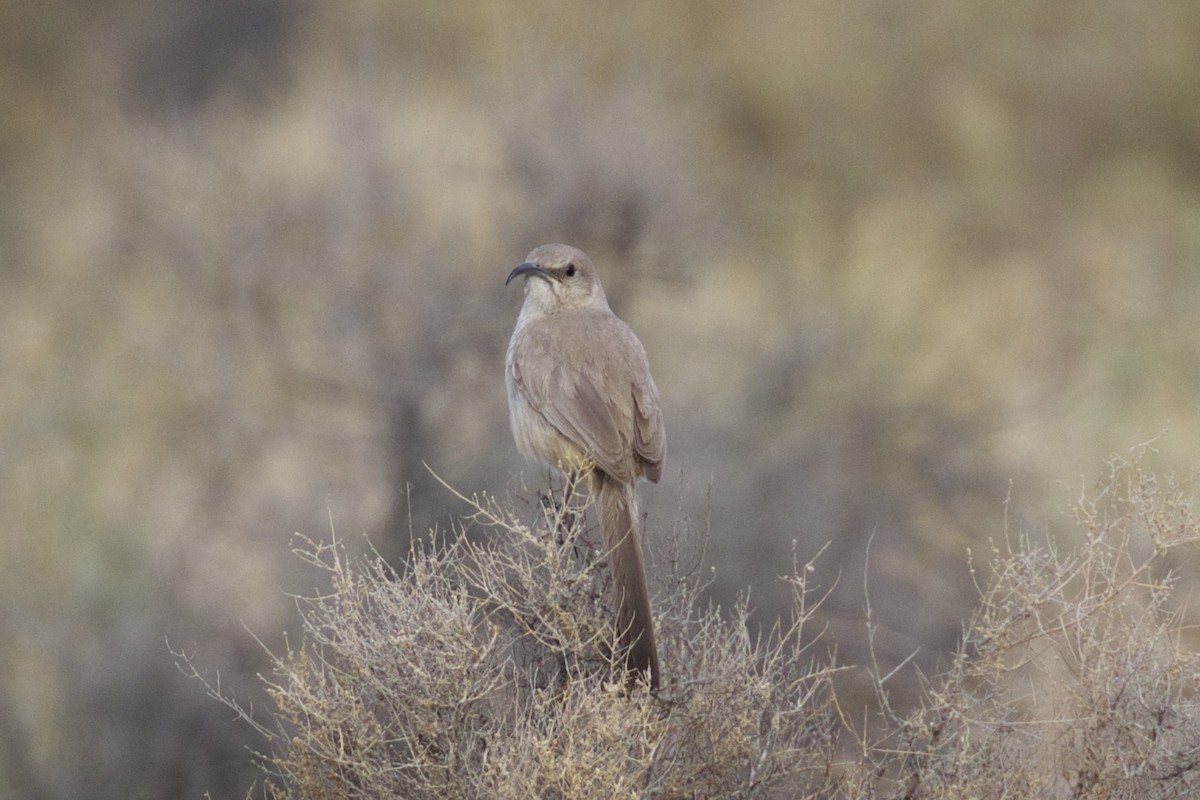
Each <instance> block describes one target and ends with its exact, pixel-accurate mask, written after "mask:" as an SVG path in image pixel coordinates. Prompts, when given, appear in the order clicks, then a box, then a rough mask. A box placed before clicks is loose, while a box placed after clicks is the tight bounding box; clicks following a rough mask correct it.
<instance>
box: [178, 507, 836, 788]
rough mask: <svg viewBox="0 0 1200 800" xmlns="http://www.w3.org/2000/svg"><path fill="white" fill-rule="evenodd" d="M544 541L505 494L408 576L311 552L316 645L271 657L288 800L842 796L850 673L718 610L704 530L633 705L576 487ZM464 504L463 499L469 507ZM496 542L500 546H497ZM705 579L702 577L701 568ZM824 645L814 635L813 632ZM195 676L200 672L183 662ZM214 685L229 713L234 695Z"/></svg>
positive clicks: (800, 617) (678, 546) (800, 612)
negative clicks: (649, 679)
mask: <svg viewBox="0 0 1200 800" xmlns="http://www.w3.org/2000/svg"><path fill="white" fill-rule="evenodd" d="M567 494H568V495H570V496H573V497H575V498H576V500H575V501H574V502H573V503H570V504H566V503H562V502H557V501H556V502H549V501H547V500H545V499H543V501H542V502H541V504H540V505H539V506H538V508H539V509H540V510H539V511H538V512H537V514H536V515H535V516H536V518H535V520H534V522H533V524H532V525H529V524H526V523H524V522H522V521H520V520H518V519H517V518H516V517H515V516H514V515H513V514H512V513H511V512H510V511H509V510H507V509H506V508H504V507H502V506H501V505H500V504H498V503H497V502H496V501H494V500H493V499H490V498H486V497H484V498H472V499H470V500H468V502H469V503H470V505H471V509H472V514H471V516H470V519H469V522H468V524H467V525H466V526H465V528H466V529H464V530H463V531H460V533H462V534H473V535H461V536H459V537H457V538H456V539H455V541H454V542H453V543H452V544H446V543H445V542H444V541H441V540H439V542H438V543H436V544H432V545H428V546H423V547H419V548H417V549H416V550H414V552H413V553H412V555H411V558H409V559H408V561H407V563H406V565H405V567H404V569H403V572H402V573H397V572H395V571H393V570H392V569H391V568H390V567H389V566H387V564H386V563H385V562H384V561H383V560H382V559H381V558H378V557H368V558H365V559H361V560H358V561H351V560H349V559H347V557H346V555H345V552H344V550H343V548H342V547H341V545H340V544H338V543H336V542H335V543H331V544H317V543H313V542H310V541H307V540H306V541H305V542H304V543H303V545H302V546H301V547H300V548H299V549H298V550H297V553H298V554H299V555H300V556H301V557H302V558H304V559H305V560H307V561H309V562H311V563H312V564H314V565H316V566H318V567H320V568H321V569H323V570H325V571H326V572H327V574H328V576H329V578H330V580H331V584H332V589H331V591H330V592H329V593H327V594H322V595H319V596H315V597H309V598H304V599H302V600H301V601H300V602H301V605H302V609H303V610H302V616H303V620H304V634H303V639H302V641H301V642H300V643H299V644H297V645H294V646H291V647H289V648H288V649H287V651H286V652H285V653H283V654H280V655H278V656H274V657H273V661H274V677H273V678H272V679H271V680H270V683H269V686H268V690H269V693H270V696H271V697H272V698H273V700H274V703H275V709H274V710H273V712H272V714H271V720H270V721H269V722H264V721H263V720H262V719H259V718H254V719H252V718H251V715H250V714H249V713H246V712H243V710H242V709H241V707H240V706H238V704H237V703H236V702H235V701H233V700H232V699H230V698H222V699H224V700H225V701H226V702H228V703H230V704H231V705H232V706H233V707H234V708H235V709H237V710H238V711H239V713H243V714H244V716H245V717H246V718H247V719H248V720H251V722H252V723H253V724H254V725H255V726H256V727H257V728H258V730H259V732H260V733H261V734H263V736H264V737H265V738H266V740H267V742H268V745H269V747H268V752H267V754H266V755H264V756H263V760H264V762H265V764H266V767H267V771H268V773H269V774H270V776H271V777H270V782H269V790H268V791H269V792H270V793H271V794H273V795H276V796H279V797H296V798H335V797H336V798H344V797H413V798H420V797H429V798H443V797H479V798H528V797H562V798H570V797H635V796H636V797H641V796H653V797H772V796H817V795H821V794H823V793H824V792H826V791H827V790H828V788H829V786H830V785H831V781H832V780H833V777H832V776H833V766H834V757H835V756H834V754H835V744H836V731H837V729H838V727H839V725H838V723H837V716H836V709H835V707H834V704H833V692H832V688H831V680H832V677H833V674H834V667H833V666H832V665H830V664H826V663H822V662H820V661H818V660H816V659H814V658H812V657H811V656H810V655H809V654H808V652H807V648H806V645H805V643H804V642H805V641H806V640H805V638H804V636H803V633H804V626H805V623H806V622H807V621H808V620H809V619H810V617H811V615H812V612H813V607H812V605H811V603H810V600H811V598H810V596H809V592H808V590H807V589H806V586H805V576H806V575H807V574H808V573H807V571H806V569H805V568H799V569H796V570H795V571H794V572H793V575H792V576H791V578H790V579H789V580H790V582H791V584H792V587H793V592H794V597H795V601H796V604H795V609H794V615H793V619H792V622H791V624H790V625H788V626H786V627H783V628H777V629H776V630H774V631H772V632H771V633H769V634H766V635H763V636H754V635H752V634H751V633H750V631H749V629H748V627H747V616H748V609H747V607H746V604H745V603H744V602H740V603H738V604H737V605H736V606H735V607H734V608H732V609H731V610H730V613H727V614H725V613H722V611H721V610H720V609H718V608H716V607H714V606H711V605H707V606H706V605H705V604H704V603H703V602H702V600H701V595H702V594H703V592H704V590H705V588H706V584H705V582H704V581H702V580H697V577H696V575H695V574H694V573H695V570H694V565H695V564H696V563H698V562H697V558H696V557H695V556H694V553H693V552H692V551H690V550H689V544H688V542H689V541H690V540H691V538H692V537H691V535H690V533H689V530H690V529H685V528H681V530H680V531H679V532H678V533H677V535H676V536H675V537H673V541H674V546H673V547H672V548H671V558H670V559H669V560H670V563H671V565H672V568H671V569H670V570H669V571H668V575H667V578H666V584H667V585H666V595H667V597H668V600H667V601H666V602H664V603H660V604H659V618H658V620H657V622H658V627H659V635H660V646H661V648H662V650H663V654H664V671H665V673H666V682H665V684H664V686H663V688H662V689H661V690H660V691H659V692H658V693H657V694H656V695H651V694H650V693H649V692H648V691H647V690H646V688H645V687H644V686H638V687H634V688H633V689H632V690H631V691H629V692H626V691H624V690H623V689H622V688H621V687H622V683H623V667H622V664H623V660H622V658H621V656H620V654H619V653H614V652H613V651H612V649H611V648H610V643H611V642H614V641H615V635H614V634H615V631H614V630H613V622H612V620H613V619H614V614H613V610H612V608H611V606H610V603H609V599H610V598H611V596H612V593H611V591H610V587H609V586H608V581H609V577H608V570H607V567H606V565H605V557H604V554H603V553H601V552H598V551H597V550H596V549H595V548H594V547H593V546H592V545H591V544H590V542H589V541H588V538H589V537H588V530H587V529H586V528H585V526H584V520H585V519H586V514H585V510H586V505H585V504H580V503H579V501H578V498H579V497H580V493H579V492H570V491H569V492H567ZM464 499H465V498H464ZM478 534H482V537H481V536H479V535H478ZM688 565H691V566H688ZM809 640H811V637H809ZM186 668H187V669H189V670H190V665H188V666H187V667H186ZM210 688H212V689H213V691H214V693H215V694H216V695H217V696H220V694H221V693H220V692H219V690H217V689H216V687H210Z"/></svg>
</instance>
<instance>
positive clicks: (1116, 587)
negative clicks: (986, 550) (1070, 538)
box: [845, 454, 1200, 798]
mask: <svg viewBox="0 0 1200 800" xmlns="http://www.w3.org/2000/svg"><path fill="white" fill-rule="evenodd" d="M1142 455H1143V454H1138V455H1135V457H1134V458H1133V459H1131V460H1129V461H1124V460H1119V459H1114V460H1113V461H1112V462H1111V463H1110V470H1109V473H1108V475H1107V478H1106V480H1105V481H1104V482H1102V484H1101V486H1100V488H1099V489H1098V491H1096V492H1095V493H1094V495H1092V496H1091V497H1086V496H1081V498H1080V499H1079V500H1078V501H1077V503H1076V507H1075V512H1076V519H1077V521H1078V523H1079V525H1080V527H1081V532H1082V534H1083V538H1082V543H1081V544H1080V545H1079V546H1078V547H1077V548H1076V549H1074V550H1064V549H1060V548H1059V547H1056V546H1055V545H1054V544H1052V543H1042V544H1035V543H1033V542H1031V541H1030V540H1029V538H1028V537H1022V538H1021V540H1020V541H1019V544H1018V546H1016V547H1014V546H1012V545H1011V544H1009V543H1006V544H1005V545H1000V546H996V545H994V546H993V549H992V552H991V555H990V580H989V581H988V584H987V586H986V588H985V589H983V590H982V602H981V604H980V606H979V608H978V610H977V612H976V613H975V615H974V616H973V617H972V619H971V620H970V622H969V624H968V626H967V628H966V632H965V637H964V641H963V644H962V646H961V647H960V648H959V651H958V653H957V656H956V658H955V659H954V661H953V664H952V665H951V667H950V668H949V669H948V671H947V672H946V674H945V675H943V676H941V677H939V678H938V679H936V680H932V681H930V682H928V683H927V688H926V691H925V692H924V696H923V701H922V707H921V708H920V709H919V710H917V711H916V712H915V713H912V714H907V715H901V714H897V713H894V712H892V711H891V710H890V709H889V708H888V705H887V697H886V694H884V693H882V692H881V695H880V696H881V699H882V700H883V705H884V707H885V709H886V712H885V719H886V724H885V726H884V730H883V732H882V733H881V735H880V736H878V737H877V738H875V739H873V740H871V741H870V742H868V743H866V744H864V751H863V759H862V767H863V769H862V771H861V772H860V773H859V774H858V775H856V776H855V777H854V779H852V780H851V781H849V782H848V785H847V786H846V787H845V791H846V793H847V794H848V795H850V796H859V797H868V796H869V797H875V796H886V797H905V798H959V797H987V798H1004V797H1022V798H1027V797H1044V798H1058V797H1061V798H1099V797H1105V798H1118V797H1120V798H1182V797H1191V796H1195V792H1196V790H1197V787H1198V786H1200V703H1198V702H1197V699H1198V698H1197V689H1198V688H1200V655H1198V654H1197V652H1196V649H1195V646H1194V644H1195V641H1194V640H1195V634H1194V631H1192V630H1191V629H1190V627H1189V626H1188V625H1187V624H1186V623H1185V609H1184V607H1183V605H1182V603H1183V600H1184V598H1182V597H1180V596H1179V595H1180V589H1179V583H1178V582H1177V580H1176V577H1175V575H1174V573H1173V571H1172V570H1171V569H1170V567H1171V564H1172V561H1173V559H1176V558H1178V556H1179V555H1180V554H1182V553H1183V552H1186V551H1190V552H1193V553H1194V548H1195V545H1196V543H1197V541H1198V540H1200V527H1198V525H1197V520H1196V518H1195V517H1194V516H1193V514H1192V509H1191V504H1190V502H1189V498H1188V494H1187V492H1186V491H1185V487H1184V486H1183V485H1181V484H1179V483H1176V482H1173V481H1168V482H1165V483H1160V482H1159V481H1158V480H1157V479H1156V478H1155V477H1154V476H1153V475H1152V474H1150V473H1149V472H1148V471H1147V470H1146V469H1145V468H1144V467H1143V466H1142V463H1141V461H1142V458H1141V456H1142ZM1185 591H1186V590H1185Z"/></svg>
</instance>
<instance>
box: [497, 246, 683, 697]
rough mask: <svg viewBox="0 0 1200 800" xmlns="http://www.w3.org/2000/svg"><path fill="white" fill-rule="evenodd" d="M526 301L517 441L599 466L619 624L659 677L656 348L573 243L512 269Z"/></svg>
mask: <svg viewBox="0 0 1200 800" xmlns="http://www.w3.org/2000/svg"><path fill="white" fill-rule="evenodd" d="M517 277H524V278H525V303H524V305H522V306H521V313H520V315H519V316H518V317H517V326H516V329H515V330H514V331H513V335H512V339H511V340H510V341H509V343H508V354H507V355H506V357H505V361H504V378H505V384H506V385H507V388H508V413H509V422H510V423H511V425H512V434H513V438H514V439H516V443H517V449H518V450H520V451H521V453H522V454H523V455H524V456H525V457H526V458H529V459H533V460H536V461H541V462H544V463H546V464H549V465H550V466H552V467H555V468H557V469H558V470H559V471H561V472H562V473H563V474H564V475H567V476H573V475H583V474H586V475H587V476H588V482H589V486H590V490H591V494H592V497H593V499H594V501H595V505H596V507H597V509H598V510H599V516H600V528H601V530H602V532H603V535H604V545H605V547H606V548H607V550H608V552H609V558H610V561H611V564H612V573H613V585H614V587H615V590H616V601H617V629H618V631H620V637H621V638H620V644H621V646H622V647H623V648H624V649H625V652H626V653H627V662H626V666H627V668H628V670H629V672H630V676H631V678H632V677H634V676H636V675H637V674H638V673H642V674H644V675H645V676H646V680H647V681H648V683H649V685H650V688H651V689H657V688H658V683H659V678H660V674H659V667H658V651H657V649H656V647H655V644H654V627H653V624H652V622H651V619H650V594H649V592H648V591H647V588H646V574H645V568H644V566H643V563H642V544H641V536H640V535H639V533H638V509H637V490H636V483H637V480H638V479H639V478H642V477H645V478H648V479H649V480H651V481H655V482H657V481H658V479H659V477H660V476H661V475H662V465H663V458H664V457H665V455H666V449H667V444H666V434H665V431H664V429H663V420H662V408H661V407H660V405H659V401H658V387H656V386H655V385H654V379H653V378H652V377H650V365H649V362H648V361H647V359H646V350H645V348H643V347H642V343H641V342H640V341H639V340H638V338H637V336H636V335H635V334H634V332H633V330H632V329H631V328H630V327H629V326H628V325H626V324H625V323H624V322H622V321H621V320H620V319H618V318H617V316H616V315H615V314H613V312H612V310H611V309H610V308H609V307H608V300H607V298H605V296H604V289H603V288H602V287H601V286H600V279H599V277H598V276H597V275H596V268H595V267H594V266H593V265H592V262H591V260H590V259H589V258H588V257H587V256H586V255H584V254H583V253H582V252H581V251H579V250H577V249H575V248H574V247H568V246H567V245H565V244H548V245H543V246H541V247H538V248H536V249H535V250H534V251H533V252H532V253H530V254H529V256H528V258H526V260H525V262H524V263H523V264H521V265H519V266H518V267H517V268H516V269H514V270H513V271H512V272H511V273H509V276H508V280H507V281H505V284H507V283H508V282H510V281H512V280H513V278H517Z"/></svg>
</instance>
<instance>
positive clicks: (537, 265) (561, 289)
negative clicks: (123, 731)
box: [504, 244, 608, 313]
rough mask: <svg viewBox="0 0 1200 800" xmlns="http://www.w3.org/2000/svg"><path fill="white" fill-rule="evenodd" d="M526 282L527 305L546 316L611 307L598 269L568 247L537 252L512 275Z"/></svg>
mask: <svg viewBox="0 0 1200 800" xmlns="http://www.w3.org/2000/svg"><path fill="white" fill-rule="evenodd" d="M517 277H524V278H525V302H526V304H527V305H528V304H529V303H533V304H535V306H536V307H537V308H538V310H540V311H541V312H543V313H552V312H554V311H556V310H560V309H566V308H585V307H597V306H598V307H603V308H607V307H608V300H607V298H605V296H604V288H603V287H602V286H601V285H600V278H599V276H597V275H596V267H595V266H594V265H593V264H592V260H591V259H590V258H588V257H587V256H586V255H585V254H584V252H583V251H582V250H579V249H577V248H574V247H571V246H570V245H565V244H544V245H542V246H541V247H536V248H534V250H533V252H531V253H530V254H529V255H528V256H526V258H525V261H524V263H522V264H519V265H517V267H516V268H515V269H514V270H513V271H512V272H510V273H508V280H506V281H505V282H504V284H505V285H506V286H507V285H508V284H509V283H510V282H512V280H513V278H517Z"/></svg>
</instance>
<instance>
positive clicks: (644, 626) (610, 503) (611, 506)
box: [593, 472, 659, 689]
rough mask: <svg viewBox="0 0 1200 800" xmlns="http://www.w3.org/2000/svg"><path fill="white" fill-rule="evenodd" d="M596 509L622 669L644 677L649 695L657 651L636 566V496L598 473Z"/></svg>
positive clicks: (642, 574)
mask: <svg viewBox="0 0 1200 800" xmlns="http://www.w3.org/2000/svg"><path fill="white" fill-rule="evenodd" d="M593 476H594V477H593V480H594V483H593V487H594V489H595V494H596V505H597V507H598V509H599V512H600V528H601V530H602V531H603V532H604V546H605V547H606V548H607V549H608V552H609V561H610V563H611V564H612V573H613V586H614V587H615V589H616V593H617V630H618V631H620V636H621V638H620V643H621V647H622V648H623V649H624V650H625V652H626V654H627V655H626V662H625V663H626V666H627V668H628V669H629V671H630V673H631V674H636V673H634V671H635V670H636V671H637V672H641V673H647V672H648V673H649V683H650V688H651V689H657V688H658V680H659V670H658V649H657V648H656V647H655V645H654V623H653V621H652V620H651V619H650V592H649V590H648V589H647V588H646V569H645V566H644V564H643V563H642V540H641V536H639V535H638V525H637V516H638V512H637V494H636V490H635V489H634V487H633V485H632V484H627V483H619V482H617V481H614V480H613V479H612V478H610V477H608V476H607V475H605V474H603V473H599V472H597V473H593Z"/></svg>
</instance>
